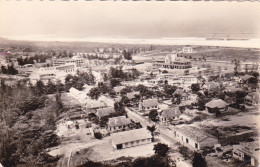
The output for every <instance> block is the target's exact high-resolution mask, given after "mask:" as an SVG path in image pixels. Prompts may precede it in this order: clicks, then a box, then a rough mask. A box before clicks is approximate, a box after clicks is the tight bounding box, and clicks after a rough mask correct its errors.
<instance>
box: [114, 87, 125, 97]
mask: <svg viewBox="0 0 260 167" xmlns="http://www.w3.org/2000/svg"><path fill="white" fill-rule="evenodd" d="M124 88H126V87H125V86H116V87H114V91H115V92H116V94H117V95H120V92H121V90H123V89H124Z"/></svg>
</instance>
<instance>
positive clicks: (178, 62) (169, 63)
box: [153, 53, 191, 69]
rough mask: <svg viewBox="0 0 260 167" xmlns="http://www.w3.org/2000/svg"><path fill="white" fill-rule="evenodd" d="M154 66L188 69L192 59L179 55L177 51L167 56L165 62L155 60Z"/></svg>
mask: <svg viewBox="0 0 260 167" xmlns="http://www.w3.org/2000/svg"><path fill="white" fill-rule="evenodd" d="M153 66H154V67H159V68H168V69H188V68H191V61H190V60H189V59H186V58H184V57H179V56H178V54H177V53H172V54H170V55H166V56H165V59H164V62H163V61H157V62H153Z"/></svg>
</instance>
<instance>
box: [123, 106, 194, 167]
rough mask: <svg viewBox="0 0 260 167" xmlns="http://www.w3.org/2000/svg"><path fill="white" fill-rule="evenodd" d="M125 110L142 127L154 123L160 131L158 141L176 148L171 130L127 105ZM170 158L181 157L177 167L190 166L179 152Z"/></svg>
mask: <svg viewBox="0 0 260 167" xmlns="http://www.w3.org/2000/svg"><path fill="white" fill-rule="evenodd" d="M125 110H126V112H127V116H128V117H129V118H131V119H132V120H134V121H138V122H140V123H141V125H142V126H143V127H146V126H152V125H156V127H157V130H158V132H159V133H160V135H159V139H160V141H162V142H163V143H166V144H168V145H169V146H170V147H172V148H174V149H177V147H176V143H177V141H176V140H175V139H174V136H173V132H172V131H171V130H168V129H163V128H162V127H160V126H159V124H155V123H153V122H150V121H149V120H147V119H146V118H144V117H143V116H141V115H140V114H138V113H136V112H135V111H132V110H130V109H129V108H127V107H126V108H125ZM171 158H172V159H177V158H179V159H181V160H180V161H176V162H177V163H176V165H177V167H189V166H191V165H190V164H189V163H188V162H186V161H185V160H183V158H182V156H181V154H180V153H177V154H176V153H175V154H174V155H173V156H171Z"/></svg>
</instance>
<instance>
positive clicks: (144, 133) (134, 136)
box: [111, 128, 152, 144]
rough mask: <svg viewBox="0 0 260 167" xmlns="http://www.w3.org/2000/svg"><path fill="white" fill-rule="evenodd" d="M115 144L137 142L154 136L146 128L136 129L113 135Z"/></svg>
mask: <svg viewBox="0 0 260 167" xmlns="http://www.w3.org/2000/svg"><path fill="white" fill-rule="evenodd" d="M111 137H112V141H113V142H114V143H115V144H122V143H128V142H132V141H137V140H143V139H151V138H152V135H151V133H150V132H149V131H148V130H147V129H146V128H141V129H135V130H130V131H124V132H119V133H113V134H111Z"/></svg>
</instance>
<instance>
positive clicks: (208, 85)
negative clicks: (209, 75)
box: [202, 81, 220, 89]
mask: <svg viewBox="0 0 260 167" xmlns="http://www.w3.org/2000/svg"><path fill="white" fill-rule="evenodd" d="M202 87H203V88H207V89H215V88H218V87H220V84H219V83H218V82H214V81H212V82H207V83H206V84H205V85H203V86H202Z"/></svg>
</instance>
